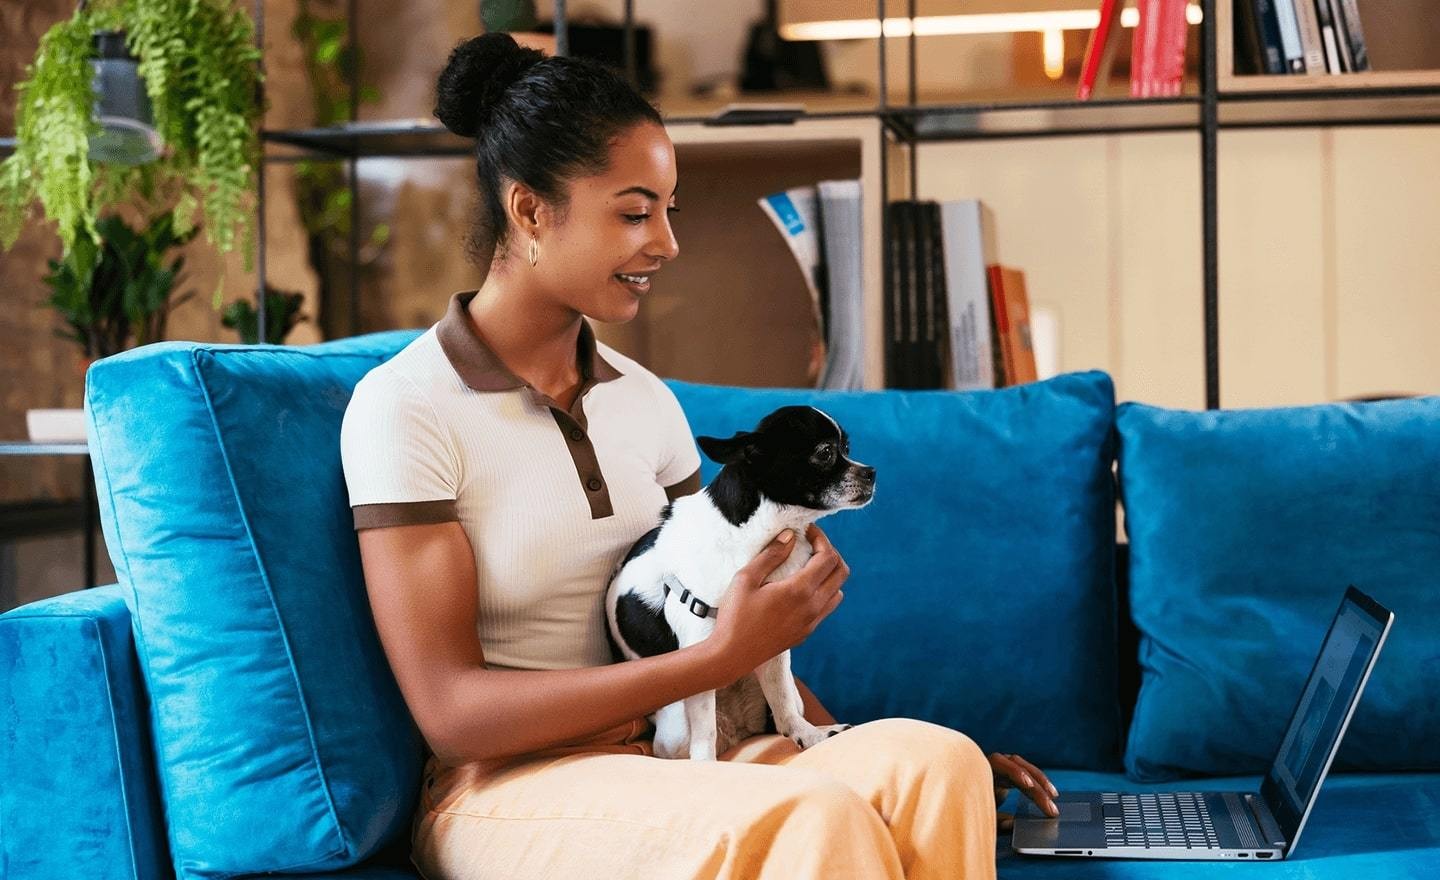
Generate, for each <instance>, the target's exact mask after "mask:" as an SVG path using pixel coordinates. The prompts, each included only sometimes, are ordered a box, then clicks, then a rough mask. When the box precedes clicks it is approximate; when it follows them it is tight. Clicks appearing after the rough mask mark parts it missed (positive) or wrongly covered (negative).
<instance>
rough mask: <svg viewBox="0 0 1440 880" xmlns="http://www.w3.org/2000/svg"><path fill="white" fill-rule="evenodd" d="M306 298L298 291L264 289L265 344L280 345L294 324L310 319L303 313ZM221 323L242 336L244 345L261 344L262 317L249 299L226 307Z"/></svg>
mask: <svg viewBox="0 0 1440 880" xmlns="http://www.w3.org/2000/svg"><path fill="white" fill-rule="evenodd" d="M304 301H305V295H304V294H303V293H299V292H296V291H286V290H275V289H274V288H272V287H269V286H268V285H267V286H266V288H265V341H266V342H273V343H277V344H278V343H281V342H284V341H285V337H286V336H289V335H290V331H291V330H294V329H295V325H296V324H299V323H300V322H301V321H306V320H309V318H308V316H306V315H302V314H301V313H300V304H301V303H303V302H304ZM220 322H221V323H222V324H224V325H225V326H226V327H229V328H230V329H231V330H234V331H235V333H236V334H237V335H239V337H240V341H241V342H245V343H249V344H250V345H257V344H259V342H260V333H259V329H260V316H259V315H258V314H257V313H256V311H255V307H254V306H253V305H251V304H250V301H249V300H244V299H237V300H235V301H234V302H232V303H230V305H228V306H226V307H225V311H224V313H223V314H222V315H221V317H220Z"/></svg>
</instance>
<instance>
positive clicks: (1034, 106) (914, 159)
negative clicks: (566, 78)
mask: <svg viewBox="0 0 1440 880" xmlns="http://www.w3.org/2000/svg"><path fill="white" fill-rule="evenodd" d="M1222 2H1228V0H1222ZM875 6H876V18H877V20H880V21H882V22H883V20H884V16H885V3H884V0H876V4H875ZM1201 7H1202V10H1203V13H1204V15H1203V21H1202V23H1201V27H1200V35H1201V36H1200V40H1201V53H1200V57H1201V62H1200V67H1201V71H1200V88H1199V94H1198V95H1187V96H1182V97H1177V98H1159V99H1156V98H1151V99H1129V98H1118V99H1103V100H1091V101H1083V102H1082V101H1050V102H1032V103H995V102H977V103H966V104H953V105H924V106H922V105H920V104H919V103H918V101H917V100H916V93H915V92H916V76H915V63H916V45H915V44H916V36H915V33H914V30H913V29H911V33H910V36H909V41H910V53H909V59H910V65H909V66H910V70H909V71H908V73H909V77H908V80H909V95H908V101H907V103H906V104H902V105H894V104H891V103H890V102H889V70H888V64H887V58H886V43H887V40H886V39H885V38H883V37H882V38H880V40H879V94H878V98H877V105H876V107H875V108H874V109H872V110H859V111H846V112H832V113H823V112H822V113H808V114H805V115H804V116H803V118H805V119H819V118H842V117H849V118H855V117H859V118H875V119H876V120H878V121H879V123H880V124H881V125H882V126H883V129H884V130H885V132H887V133H888V136H889V137H890V138H891V139H892V142H893V143H897V144H900V145H902V146H904V147H907V148H908V158H909V168H910V190H911V192H910V197H911V198H912V199H913V198H916V196H917V187H918V184H917V180H918V178H919V171H920V169H919V161H918V159H919V157H918V155H917V152H916V148H917V147H918V145H919V144H921V143H934V142H940V141H955V140H977V139H997V138H1037V137H1058V136H1077V135H1079V136H1083V135H1113V134H1125V133H1131V132H1161V131H1170V132H1173V131H1193V132H1195V133H1197V134H1198V135H1199V136H1200V144H1201V150H1200V169H1199V171H1200V177H1201V201H1202V205H1201V226H1202V235H1203V238H1204V241H1203V253H1204V261H1203V265H1204V268H1203V272H1204V285H1203V290H1204V303H1203V314H1204V334H1205V340H1204V350H1205V399H1206V406H1207V408H1209V409H1216V408H1218V407H1219V405H1220V364H1219V358H1220V355H1219V290H1218V284H1219V268H1218V267H1219V254H1218V242H1217V234H1216V233H1217V226H1218V217H1217V213H1218V198H1217V194H1216V192H1217V182H1218V181H1217V178H1218V172H1217V167H1216V166H1217V158H1218V133H1219V132H1220V131H1221V130H1222V129H1242V128H1285V127H1297V126H1337V125H1376V124H1381V125H1431V124H1436V123H1440V74H1437V75H1436V76H1434V77H1430V76H1425V75H1422V76H1419V77H1410V78H1408V79H1406V78H1404V77H1401V78H1398V79H1397V78H1396V77H1394V76H1390V77H1385V76H1381V77H1378V78H1374V77H1372V79H1374V82H1375V84H1374V85H1372V86H1363V85H1362V86H1360V87H1346V86H1345V85H1343V84H1341V83H1339V82H1337V81H1335V79H1334V78H1331V79H1327V80H1325V81H1323V82H1321V81H1319V80H1318V79H1316V78H1311V79H1310V80H1309V81H1308V82H1295V81H1287V82H1284V83H1278V82H1277V83H1274V84H1273V86H1272V84H1270V83H1266V82H1264V80H1263V79H1262V78H1258V77H1245V78H1240V79H1237V78H1235V77H1229V76H1227V77H1224V81H1225V82H1226V84H1227V85H1229V86H1232V87H1233V88H1234V89H1235V90H1227V91H1225V92H1222V91H1221V90H1220V87H1219V83H1220V81H1221V79H1222V77H1221V76H1220V72H1219V70H1218V69H1217V67H1218V64H1217V61H1218V60H1219V59H1220V58H1221V57H1222V53H1220V52H1219V51H1218V50H1219V42H1218V40H1219V33H1218V27H1217V22H1218V19H1217V15H1216V11H1217V0H1201ZM354 9H355V0H351V2H350V10H351V22H352V29H351V39H352V41H353V21H354ZM255 10H256V12H255V15H256V22H257V29H256V32H257V39H259V40H260V41H261V44H262V45H263V40H264V23H263V18H264V9H263V4H262V3H260V2H259V0H257V2H256V3H255ZM907 13H908V15H909V16H910V17H914V15H915V0H909V2H908V6H907ZM565 18H566V15H565V3H564V0H557V2H556V4H555V34H556V44H557V54H560V55H564V54H567V52H568V39H567V38H566V22H565ZM634 26H635V22H634V4H633V2H627V3H626V4H625V32H626V38H625V47H626V59H625V67H626V70H627V71H628V72H629V76H630V77H631V79H632V81H633V80H634V70H635V59H634V54H633V53H634ZM1226 36H1227V38H1228V34H1227V35H1226ZM1223 57H1224V58H1225V59H1228V58H1229V57H1230V55H1229V53H1228V52H1226V53H1223ZM262 65H263V60H262ZM1355 76H1360V77H1363V76H1365V75H1355ZM1271 79H1273V80H1281V79H1286V78H1284V77H1273V78H1271ZM1397 82H1399V83H1401V84H1396V83H1397ZM1241 83H1243V87H1242V86H1241V85H1240V84H1241ZM1404 83H1410V84H1404ZM357 89H358V83H352V107H351V117H352V119H353V118H354V117H355V113H356V110H357V106H356V104H355V101H354V99H353V95H354V94H355V93H356V90H357ZM667 124H670V125H706V124H712V120H710V119H708V118H704V117H678V118H670V119H667ZM262 140H263V142H264V143H273V144H279V145H286V146H289V147H294V148H297V149H299V150H301V151H303V152H302V153H301V154H299V155H298V156H297V155H267V156H266V158H265V161H266V162H286V161H294V160H295V159H296V158H300V157H304V156H314V155H316V154H319V155H324V156H331V157H334V158H337V159H343V160H345V161H348V162H349V163H350V186H351V206H352V210H355V206H356V205H358V203H359V193H358V188H357V177H356V173H355V167H356V165H357V164H358V162H359V161H360V160H361V159H363V158H372V157H389V158H406V157H436V156H466V155H469V154H470V150H471V146H470V142H469V141H467V140H465V139H462V138H458V137H455V136H454V135H451V134H450V133H449V132H447V131H446V130H445V129H444V127H443V126H440V125H438V124H412V123H408V122H399V123H384V122H376V123H359V122H355V123H352V124H350V125H346V126H335V127H330V128H312V129H299V130H284V131H264V132H262ZM887 153H888V151H886V150H882V151H881V156H882V168H881V191H882V194H883V195H882V200H883V201H886V202H888V201H889V200H890V195H889V193H888V177H889V173H890V172H889V167H888V159H886V158H885V157H886V155H887ZM262 177H263V175H262ZM260 195H261V200H262V207H261V211H260V217H261V226H260V242H261V244H260V259H259V266H260V272H261V275H260V277H261V278H264V265H265V263H264V210H263V198H264V187H263V185H262V186H261V188H260ZM882 213H884V212H882ZM354 219H356V218H352V221H353V220H354ZM351 236H352V248H358V242H357V241H356V237H357V236H358V228H357V224H356V223H354V222H352V224H351ZM888 236H889V228H888V223H883V224H882V238H887V237H888ZM262 289H263V284H260V285H257V290H256V300H257V303H258V310H259V311H260V326H261V328H262V333H263V328H264V326H265V320H264V311H263V310H264V302H263V301H262V300H263V297H261V296H260V293H259V291H260V290H262ZM357 298H358V289H357V281H356V278H355V277H354V276H353V275H352V278H351V288H350V299H351V302H350V311H351V314H352V316H353V315H355V314H356V300H357ZM352 326H356V325H354V324H352ZM261 341H262V342H263V341H264V337H263V335H262V337H261Z"/></svg>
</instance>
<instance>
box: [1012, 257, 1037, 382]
mask: <svg viewBox="0 0 1440 880" xmlns="http://www.w3.org/2000/svg"><path fill="white" fill-rule="evenodd" d="M1005 315H1006V321H1008V322H1009V324H1010V350H1011V351H1012V352H1014V353H1015V358H1014V362H1015V382H1016V383H1017V384H1018V383H1024V382H1034V381H1035V379H1036V374H1035V344H1034V341H1033V340H1032V339H1031V335H1030V295H1029V294H1028V293H1027V292H1026V289H1025V273H1024V272H1021V271H1020V270H1019V269H1009V270H1006V275H1005Z"/></svg>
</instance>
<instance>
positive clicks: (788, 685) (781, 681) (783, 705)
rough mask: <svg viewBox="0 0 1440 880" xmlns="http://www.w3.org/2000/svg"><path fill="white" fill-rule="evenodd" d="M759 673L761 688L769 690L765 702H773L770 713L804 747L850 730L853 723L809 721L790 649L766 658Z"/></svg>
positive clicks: (778, 728)
mask: <svg viewBox="0 0 1440 880" xmlns="http://www.w3.org/2000/svg"><path fill="white" fill-rule="evenodd" d="M755 674H756V677H758V678H759V679H760V689H761V690H762V691H764V692H765V701H766V702H767V703H769V704H770V714H771V715H773V716H775V729H776V730H778V731H779V732H780V734H781V735H782V736H787V737H789V738H790V739H791V741H793V742H794V743H795V744H796V745H797V746H799V747H800V748H802V749H808V748H810V747H811V746H813V745H815V744H816V743H818V742H820V741H821V740H823V739H827V738H829V737H832V736H834V735H835V734H837V733H839V732H840V731H842V730H849V729H850V725H849V724H827V725H825V726H823V727H816V726H815V725H813V724H811V723H810V722H809V721H807V720H805V700H804V699H803V698H802V697H801V696H800V688H799V687H798V686H797V685H796V684H795V676H794V675H793V674H792V673H791V672H790V652H789V651H782V652H780V653H779V654H777V655H775V656H774V657H772V658H770V659H769V660H767V661H765V663H763V664H761V665H760V668H759V669H756V670H755Z"/></svg>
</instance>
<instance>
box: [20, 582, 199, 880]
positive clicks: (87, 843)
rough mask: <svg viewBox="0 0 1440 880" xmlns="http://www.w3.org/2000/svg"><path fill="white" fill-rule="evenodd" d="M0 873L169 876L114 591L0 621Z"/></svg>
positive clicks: (145, 724)
mask: <svg viewBox="0 0 1440 880" xmlns="http://www.w3.org/2000/svg"><path fill="white" fill-rule="evenodd" d="M0 731H3V733H0V875H4V876H6V877H15V878H17V880H19V878H25V880H52V878H53V880H59V878H62V877H63V878H72V877H96V878H100V877H104V878H121V877H123V878H127V880H141V878H144V880H149V878H166V877H173V876H174V874H173V870H172V868H171V866H170V857H169V847H168V845H167V843H166V839H165V823H164V814H163V811H162V809H161V802H160V794H159V784H158V782H157V780H156V777H155V760H154V756H153V754H154V753H153V752H152V751H151V745H150V743H151V738H150V706H149V700H148V697H147V696H146V694H145V689H144V686H143V684H142V683H141V678H140V668H139V665H138V663H137V661H136V657H135V644H134V642H133V641H132V639H131V634H130V612H129V610H128V609H127V608H126V607H125V602H124V600H123V599H122V598H121V593H120V588H119V587H118V586H116V585H113V584H112V585H110V586H106V587H96V588H94V589H89V590H80V591H77V592H74V593H67V594H65V595H63V596H55V597H53V598H50V599H44V600H41V601H39V602H32V603H30V604H29V605H23V606H21V607H19V608H15V609H13V610H11V611H9V612H7V613H5V614H3V615H0Z"/></svg>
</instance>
